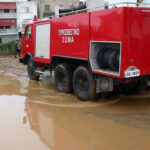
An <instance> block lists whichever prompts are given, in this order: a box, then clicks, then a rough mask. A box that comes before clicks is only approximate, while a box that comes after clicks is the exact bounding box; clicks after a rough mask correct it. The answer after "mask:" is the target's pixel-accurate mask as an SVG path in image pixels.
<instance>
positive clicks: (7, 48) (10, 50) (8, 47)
mask: <svg viewBox="0 0 150 150" xmlns="http://www.w3.org/2000/svg"><path fill="white" fill-rule="evenodd" d="M14 52H15V41H12V42H8V43H4V44H0V56H8V55H13V54H14Z"/></svg>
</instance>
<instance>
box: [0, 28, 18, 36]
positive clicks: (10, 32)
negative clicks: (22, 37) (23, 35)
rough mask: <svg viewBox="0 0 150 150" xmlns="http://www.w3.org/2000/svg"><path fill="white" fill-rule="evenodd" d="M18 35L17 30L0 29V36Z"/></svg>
mask: <svg viewBox="0 0 150 150" xmlns="http://www.w3.org/2000/svg"><path fill="white" fill-rule="evenodd" d="M14 34H18V29H16V28H15V29H0V35H14Z"/></svg>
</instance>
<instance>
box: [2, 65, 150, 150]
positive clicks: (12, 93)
mask: <svg viewBox="0 0 150 150" xmlns="http://www.w3.org/2000/svg"><path fill="white" fill-rule="evenodd" d="M2 66H3V64H2V63H1V65H0V69H1V70H2V71H1V72H2V73H0V150H149V149H150V91H145V92H142V93H138V94H137V95H130V96H124V95H121V94H120V95H117V96H112V98H109V99H103V100H101V101H97V102H80V101H79V100H78V99H77V98H76V97H75V96H74V95H71V94H63V93H59V92H57V90H56V88H55V85H54V84H53V83H51V84H48V83H46V82H45V80H46V78H48V77H45V78H43V79H42V80H41V81H40V82H35V81H29V80H28V78H27V76H26V72H25V70H24V71H22V72H21V71H20V72H19V69H18V71H17V74H16V73H15V74H14V72H15V71H14V70H13V68H11V70H13V71H14V72H11V71H8V70H7V69H6V68H5V69H6V70H4V69H2ZM8 68H9V67H8ZM23 69H24V68H23ZM20 74H21V75H20Z"/></svg>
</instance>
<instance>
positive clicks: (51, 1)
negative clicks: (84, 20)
mask: <svg viewBox="0 0 150 150" xmlns="http://www.w3.org/2000/svg"><path fill="white" fill-rule="evenodd" d="M32 1H37V2H38V17H39V18H42V17H44V15H43V14H44V13H49V14H50V13H54V12H55V7H56V6H61V7H70V6H72V4H73V6H79V2H80V0H32ZM45 5H49V6H50V12H45Z"/></svg>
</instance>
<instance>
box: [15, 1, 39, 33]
mask: <svg viewBox="0 0 150 150" xmlns="http://www.w3.org/2000/svg"><path fill="white" fill-rule="evenodd" d="M35 15H36V16H37V3H36V2H32V1H29V2H18V3H17V28H18V30H19V32H22V31H23V30H24V27H25V25H26V24H27V23H29V22H32V21H33V18H34V16H35Z"/></svg>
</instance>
